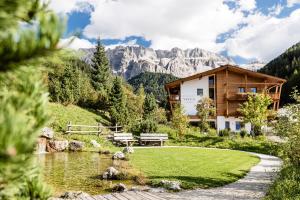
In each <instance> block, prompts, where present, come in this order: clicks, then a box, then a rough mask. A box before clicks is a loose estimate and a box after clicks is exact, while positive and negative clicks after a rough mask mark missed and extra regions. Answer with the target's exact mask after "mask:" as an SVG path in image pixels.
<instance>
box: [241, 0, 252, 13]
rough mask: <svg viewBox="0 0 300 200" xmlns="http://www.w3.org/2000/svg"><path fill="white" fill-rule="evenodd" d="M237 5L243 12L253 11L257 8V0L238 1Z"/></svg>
mask: <svg viewBox="0 0 300 200" xmlns="http://www.w3.org/2000/svg"><path fill="white" fill-rule="evenodd" d="M237 4H238V5H239V8H240V9H241V10H242V11H251V10H254V9H255V8H256V1H255V0H238V1H237Z"/></svg>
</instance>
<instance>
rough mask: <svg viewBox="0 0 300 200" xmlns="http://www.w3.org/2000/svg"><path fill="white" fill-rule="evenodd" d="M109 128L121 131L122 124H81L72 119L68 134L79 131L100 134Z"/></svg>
mask: <svg viewBox="0 0 300 200" xmlns="http://www.w3.org/2000/svg"><path fill="white" fill-rule="evenodd" d="M105 128H107V129H110V130H111V131H113V132H114V133H119V132H121V131H120V129H122V126H118V125H117V124H116V125H115V126H103V125H102V124H101V123H98V124H97V125H81V124H72V123H71V122H70V121H69V122H68V124H67V131H66V133H67V134H72V133H77V134H96V135H98V136H100V135H101V134H102V133H103V130H104V129H105Z"/></svg>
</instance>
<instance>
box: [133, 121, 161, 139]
mask: <svg viewBox="0 0 300 200" xmlns="http://www.w3.org/2000/svg"><path fill="white" fill-rule="evenodd" d="M157 129H158V124H157V122H156V121H155V120H153V119H151V118H150V119H145V120H143V121H140V122H136V123H134V124H133V125H132V126H131V128H130V131H131V132H132V133H133V134H135V135H138V134H140V133H154V132H156V131H157Z"/></svg>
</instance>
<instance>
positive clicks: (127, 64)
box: [81, 46, 235, 79]
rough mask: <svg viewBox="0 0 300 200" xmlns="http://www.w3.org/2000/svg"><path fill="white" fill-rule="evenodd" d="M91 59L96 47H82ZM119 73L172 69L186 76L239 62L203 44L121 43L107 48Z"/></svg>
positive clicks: (170, 70) (130, 75) (85, 58)
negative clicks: (157, 46)
mask: <svg viewBox="0 0 300 200" xmlns="http://www.w3.org/2000/svg"><path fill="white" fill-rule="evenodd" d="M81 51H83V52H84V57H83V59H84V60H85V61H86V62H88V63H90V62H91V58H92V55H93V52H94V49H81ZM106 54H107V57H108V59H109V61H110V64H111V67H112V70H113V72H114V73H115V74H118V75H121V76H123V77H124V78H125V79H130V78H132V77H134V76H136V75H138V74H140V73H142V72H156V73H168V74H172V75H174V76H177V77H186V76H189V75H192V74H195V73H198V72H201V71H206V70H209V69H213V68H216V67H219V66H220V65H224V64H235V63H234V62H233V60H231V59H230V58H227V57H224V56H221V55H219V54H216V53H213V52H210V51H206V50H203V49H200V48H194V49H185V50H184V49H180V48H178V47H175V48H172V49H171V50H154V49H152V48H146V47H142V46H117V47H115V48H113V49H107V50H106Z"/></svg>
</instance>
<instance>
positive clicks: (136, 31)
mask: <svg viewBox="0 0 300 200" xmlns="http://www.w3.org/2000/svg"><path fill="white" fill-rule="evenodd" d="M60 2H61V0H52V1H51V3H52V6H53V7H55V9H56V11H57V12H63V13H68V12H72V11H74V10H78V9H83V8H84V6H80V2H81V3H83V4H82V5H85V4H84V3H88V5H93V7H94V9H93V11H92V12H91V23H90V24H89V25H88V26H86V28H85V29H84V35H85V36H86V37H88V38H94V39H96V38H97V37H98V36H99V35H100V36H101V38H102V39H121V40H122V39H125V38H126V37H128V36H132V35H136V36H143V37H145V39H146V40H151V47H153V48H155V49H170V48H173V47H180V48H194V47H200V48H204V49H207V50H210V51H215V52H217V51H222V50H224V51H227V52H228V54H229V55H230V56H241V57H244V58H248V59H259V60H263V61H268V60H270V59H272V58H274V57H275V56H277V55H279V54H280V53H282V52H283V51H284V50H285V49H286V48H288V47H289V46H291V45H293V44H295V43H296V42H299V41H300V34H299V33H300V9H299V10H295V11H293V13H292V14H291V15H290V16H287V17H286V18H278V17H276V16H277V15H279V14H280V13H281V11H282V9H283V6H282V5H281V4H275V5H274V6H273V7H271V8H269V10H268V13H262V12H261V11H259V8H257V5H256V1H255V0H236V1H233V0H223V1H222V0H201V1H199V0H185V1H182V0H162V1H157V0H65V1H64V4H62V3H60ZM65 2H67V3H65ZM224 2H234V4H235V5H236V7H235V8H233V9H230V8H229V6H228V5H227V4H225V3H224ZM297 2H299V3H300V0H288V5H289V6H291V5H294V4H295V3H297ZM245 11H246V12H247V14H245ZM241 24H243V25H244V26H242V27H240V26H239V25H241ZM229 31H230V32H232V31H233V32H234V34H232V35H231V36H230V38H228V39H227V38H226V39H225V42H223V43H217V42H216V39H217V38H218V36H219V35H220V34H222V33H226V32H229ZM117 45H136V41H134V40H133V41H130V42H128V43H122V42H120V43H118V44H116V45H111V46H108V47H106V48H113V47H114V46H117ZM91 46H92V44H91V43H90V42H89V41H88V40H83V39H78V38H76V39H75V40H74V42H73V44H71V45H70V47H71V48H75V49H76V48H81V47H83V48H84V47H88V48H89V47H91Z"/></svg>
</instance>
